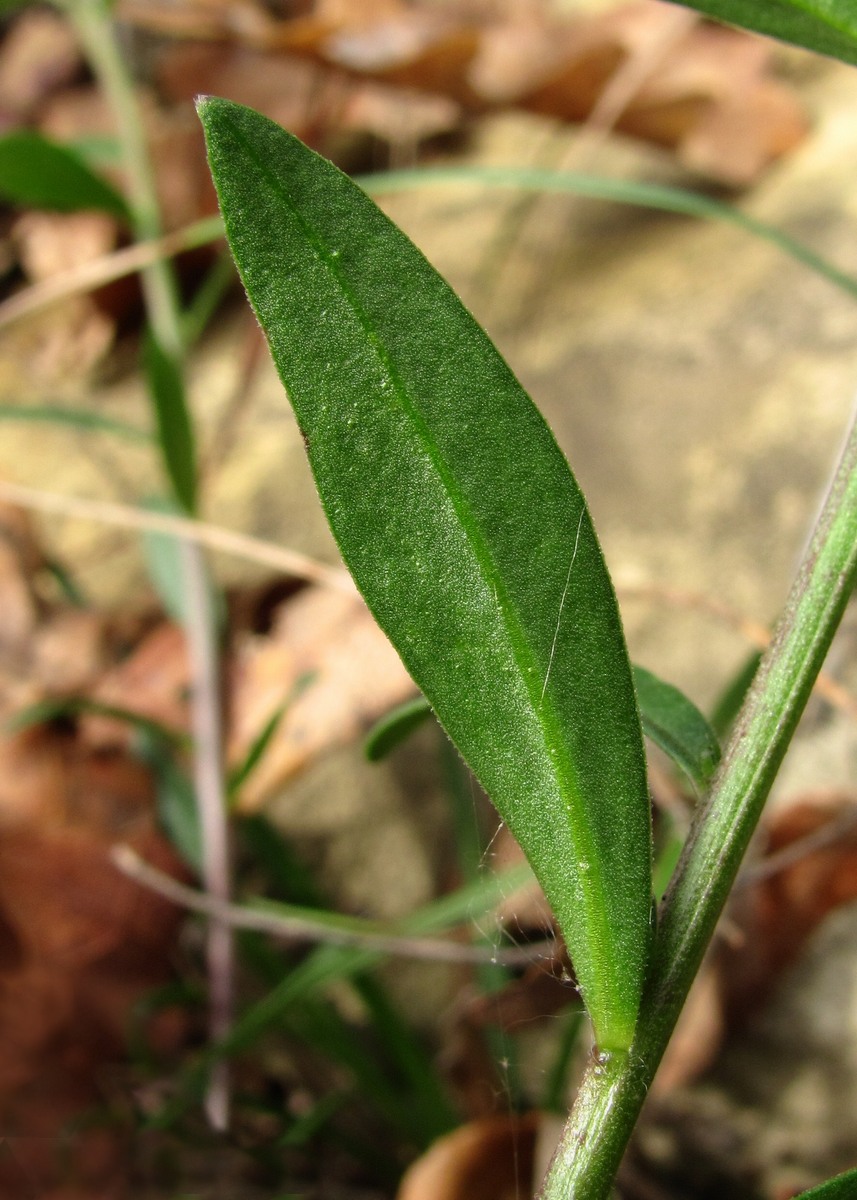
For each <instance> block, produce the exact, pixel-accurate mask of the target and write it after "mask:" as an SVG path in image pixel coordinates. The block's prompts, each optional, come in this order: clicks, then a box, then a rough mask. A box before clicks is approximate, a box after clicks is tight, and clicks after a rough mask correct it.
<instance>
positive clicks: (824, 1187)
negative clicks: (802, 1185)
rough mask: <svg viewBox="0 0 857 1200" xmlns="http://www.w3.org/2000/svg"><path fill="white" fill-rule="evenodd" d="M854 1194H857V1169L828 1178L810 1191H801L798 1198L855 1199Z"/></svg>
mask: <svg viewBox="0 0 857 1200" xmlns="http://www.w3.org/2000/svg"><path fill="white" fill-rule="evenodd" d="M854 1196H857V1169H855V1170H853V1171H846V1172H845V1173H844V1174H843V1175H836V1176H834V1178H833V1179H827V1180H825V1182H824V1183H820V1184H819V1185H818V1187H814V1188H810V1190H809V1191H808V1192H801V1194H800V1196H798V1198H797V1200H853V1198H854Z"/></svg>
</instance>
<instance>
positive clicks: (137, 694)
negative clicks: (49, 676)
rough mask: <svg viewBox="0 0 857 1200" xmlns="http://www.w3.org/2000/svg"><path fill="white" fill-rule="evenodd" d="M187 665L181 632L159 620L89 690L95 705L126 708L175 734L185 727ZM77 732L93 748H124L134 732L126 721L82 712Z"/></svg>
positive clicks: (188, 683) (184, 729)
mask: <svg viewBox="0 0 857 1200" xmlns="http://www.w3.org/2000/svg"><path fill="white" fill-rule="evenodd" d="M189 687H190V665H189V662H188V656H187V645H186V641H185V635H184V633H183V631H182V630H181V629H180V628H179V626H177V625H174V624H172V622H170V621H163V622H161V623H160V624H159V625H156V626H155V628H154V629H153V630H151V631H150V632H149V633H148V634H146V635H145V636H144V637H143V638H142V640H141V641H140V642H139V643H138V644H137V646H136V647H135V648H134V650H133V651H132V652H131V653H130V654H129V655H127V657H126V658H124V659H122V661H121V662H119V663H117V664H116V665H114V666H112V667H109V668H108V669H107V670H105V671H104V673H103V674H102V675H101V677H100V679H99V680H98V681H97V683H96V684H95V685H94V686H93V687H92V688H90V690H89V693H88V694H89V697H90V698H91V699H92V700H96V701H97V702H98V703H99V704H106V705H113V706H115V707H117V708H123V709H127V710H128V711H129V712H133V713H135V714H136V715H137V716H140V717H145V718H146V719H147V720H150V721H157V722H158V723H159V724H161V725H164V726H166V727H167V728H168V729H171V730H175V731H176V732H183V731H186V730H187V728H188V689H189ZM80 729H81V735H82V736H83V738H84V739H85V741H86V742H87V743H89V744H90V745H92V746H98V747H101V748H106V747H109V746H127V745H128V744H129V742H130V740H131V738H132V737H133V730H132V729H131V727H130V726H129V724H128V722H127V721H120V720H117V719H114V718H112V717H106V716H99V715H96V714H85V715H84V716H82V717H81V718H80Z"/></svg>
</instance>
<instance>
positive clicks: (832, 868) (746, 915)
mask: <svg viewBox="0 0 857 1200" xmlns="http://www.w3.org/2000/svg"><path fill="white" fill-rule="evenodd" d="M764 833H765V838H766V847H765V857H764V858H762V859H761V860H760V861H759V862H758V863H757V864H750V866H749V867H748V868H747V874H746V876H745V880H744V886H740V884H739V889H738V891H737V893H736V895H735V899H734V902H733V904H732V907H731V910H730V916H731V917H732V919H733V921H734V922H735V924H736V925H737V926H738V928H739V930H740V931H741V934H742V935H743V937H742V940H741V941H738V942H737V943H736V944H734V945H730V944H729V943H725V944H724V945H723V946H722V947H721V948H720V950H719V953H718V959H719V965H720V970H721V975H722V979H723V992H724V1005H725V1011H726V1015H727V1019H728V1020H729V1022H730V1023H731V1024H733V1025H736V1024H740V1023H742V1022H743V1021H745V1020H746V1019H747V1017H748V1016H749V1015H750V1014H752V1013H753V1012H754V1011H756V1010H757V1009H758V1007H759V1005H760V1004H761V1003H762V1002H763V1001H764V998H765V997H766V996H767V995H768V994H769V993H770V990H771V988H772V986H773V984H774V983H775V981H776V980H777V978H778V977H779V976H780V974H781V973H782V972H783V971H784V970H785V969H786V967H788V966H790V965H791V964H792V963H794V962H795V961H796V960H797V958H798V956H799V955H800V953H801V950H802V949H803V947H804V946H805V945H806V942H807V940H808V938H809V937H810V936H811V934H812V933H813V931H814V930H815V929H816V928H817V927H818V925H819V924H820V923H821V921H823V920H824V918H825V917H826V916H827V915H828V913H830V912H832V911H833V910H834V909H835V908H838V907H839V906H840V905H842V904H847V903H848V902H849V901H851V900H854V899H857V798H855V796H854V795H852V794H850V793H844V792H822V793H818V794H814V795H807V796H803V797H800V798H799V799H797V800H796V801H795V802H794V803H793V804H791V805H789V806H788V808H785V809H782V810H780V811H778V812H777V813H776V815H775V816H774V817H773V818H772V819H771V820H770V821H769V822H768V824H767V825H766V826H765V830H764ZM780 856H782V858H781V859H780V861H781V866H780V869H776V870H770V871H769V870H767V869H766V865H767V863H768V862H770V865H771V868H774V867H775V865H776V861H777V859H778V858H780Z"/></svg>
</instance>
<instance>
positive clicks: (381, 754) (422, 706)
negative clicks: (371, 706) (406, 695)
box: [363, 696, 431, 762]
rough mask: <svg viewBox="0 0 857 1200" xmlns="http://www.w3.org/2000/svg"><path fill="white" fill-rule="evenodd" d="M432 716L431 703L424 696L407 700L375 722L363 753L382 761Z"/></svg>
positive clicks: (367, 737) (371, 760) (376, 760)
mask: <svg viewBox="0 0 857 1200" xmlns="http://www.w3.org/2000/svg"><path fill="white" fill-rule="evenodd" d="M430 716H431V705H430V704H429V702H428V700H426V699H425V697H424V696H417V697H416V698H415V699H413V700H406V701H405V703H404V704H399V705H397V707H396V708H394V709H392V711H390V712H388V713H385V715H384V716H383V717H381V719H380V721H376V722H375V724H374V725H373V726H372V728H371V729H370V730H369V733H368V734H367V735H366V740H365V742H364V743H363V753H364V754H365V755H366V757H367V758H368V759H369V761H370V762H380V760H381V759H382V758H386V757H387V755H388V754H389V753H390V752H391V751H393V750H395V748H396V746H398V745H400V744H401V743H402V742H403V741H404V740H405V738H406V737H408V736H409V735H410V734H412V733H413V732H414V730H415V729H419V727H420V725H422V724H424V723H425V722H426V721H427V720H428V719H429V717H430Z"/></svg>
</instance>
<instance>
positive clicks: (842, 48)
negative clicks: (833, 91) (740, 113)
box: [682, 0, 857, 63]
mask: <svg viewBox="0 0 857 1200" xmlns="http://www.w3.org/2000/svg"><path fill="white" fill-rule="evenodd" d="M682 3H684V4H685V6H686V7H687V8H695V9H696V11H697V12H701V13H705V15H706V16H708V17H716V18H717V19H718V20H719V21H725V22H727V23H728V24H729V25H743V26H744V28H745V29H752V30H755V32H756V33H766V34H769V35H770V36H771V37H776V38H780V39H781V40H782V41H784V42H792V43H794V45H796V46H805V47H806V48H807V49H808V50H817V51H818V52H819V53H820V54H829V55H830V56H831V57H832V58H841V59H842V60H843V61H844V62H850V63H857V7H855V5H854V0H682Z"/></svg>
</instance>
